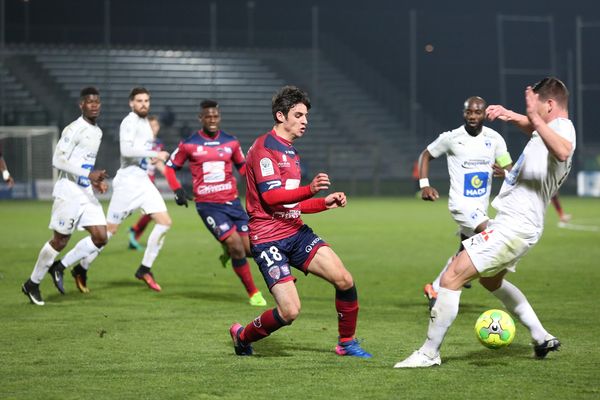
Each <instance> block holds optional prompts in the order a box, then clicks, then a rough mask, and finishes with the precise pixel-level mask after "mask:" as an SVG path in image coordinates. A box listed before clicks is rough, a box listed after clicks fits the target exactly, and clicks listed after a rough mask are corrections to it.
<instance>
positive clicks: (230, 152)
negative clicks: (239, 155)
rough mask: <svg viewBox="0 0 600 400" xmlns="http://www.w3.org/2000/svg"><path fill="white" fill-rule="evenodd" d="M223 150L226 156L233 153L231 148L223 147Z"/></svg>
mask: <svg viewBox="0 0 600 400" xmlns="http://www.w3.org/2000/svg"><path fill="white" fill-rule="evenodd" d="M223 150H224V151H225V153H227V154H232V153H233V151H232V150H231V147H224V148H223Z"/></svg>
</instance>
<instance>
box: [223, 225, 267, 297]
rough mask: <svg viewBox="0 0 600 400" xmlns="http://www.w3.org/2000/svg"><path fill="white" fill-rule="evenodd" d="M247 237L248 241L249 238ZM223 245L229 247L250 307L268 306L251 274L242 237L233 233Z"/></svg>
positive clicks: (232, 262) (234, 268)
mask: <svg viewBox="0 0 600 400" xmlns="http://www.w3.org/2000/svg"><path fill="white" fill-rule="evenodd" d="M245 237H246V239H248V237H247V236H245ZM222 243H223V244H224V245H225V246H226V247H227V253H228V254H229V256H230V257H231V264H232V265H233V271H234V272H235V274H236V275H237V276H238V278H240V281H242V284H243V285H244V288H245V289H246V293H247V294H248V298H249V300H248V302H249V303H250V305H252V306H266V305H267V301H266V300H265V298H264V297H263V295H262V293H261V292H260V291H259V290H258V288H257V287H256V285H255V284H254V279H253V278H252V272H250V264H249V263H248V259H247V258H246V254H247V252H246V246H245V243H244V240H243V237H242V235H240V234H239V233H238V232H236V231H233V232H232V233H231V234H230V235H229V236H228V237H227V238H225V240H223V242H222ZM248 247H249V246H248Z"/></svg>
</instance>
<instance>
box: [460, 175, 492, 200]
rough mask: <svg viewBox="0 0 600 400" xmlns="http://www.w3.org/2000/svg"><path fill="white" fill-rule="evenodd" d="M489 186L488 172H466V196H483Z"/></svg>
mask: <svg viewBox="0 0 600 400" xmlns="http://www.w3.org/2000/svg"><path fill="white" fill-rule="evenodd" d="M487 187H488V174H487V172H472V173H470V174H465V188H464V193H463V195H464V196H465V197H481V196H483V195H485V194H486V193H487Z"/></svg>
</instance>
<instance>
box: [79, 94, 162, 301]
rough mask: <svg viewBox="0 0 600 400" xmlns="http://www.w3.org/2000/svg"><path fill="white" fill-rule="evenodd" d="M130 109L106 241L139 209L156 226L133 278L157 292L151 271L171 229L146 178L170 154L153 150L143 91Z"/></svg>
mask: <svg viewBox="0 0 600 400" xmlns="http://www.w3.org/2000/svg"><path fill="white" fill-rule="evenodd" d="M129 107H130V108H131V112H130V113H129V114H128V115H127V116H126V117H125V118H124V119H123V121H122V122H121V127H120V131H119V141H120V150H121V168H120V169H119V170H118V171H117V175H116V176H115V179H114V180H113V194H112V197H111V199H110V203H109V205H108V213H107V218H106V219H107V222H108V225H107V229H108V238H109V239H110V237H111V236H113V235H114V234H115V233H116V232H117V230H118V228H119V225H121V223H122V222H123V220H125V218H127V217H128V216H129V215H131V213H133V212H134V211H135V210H137V209H141V210H142V212H143V213H145V214H148V215H150V217H151V218H152V219H153V220H154V223H155V225H154V228H153V229H152V232H150V236H149V237H148V243H147V245H146V250H145V251H144V257H143V258H142V262H141V264H140V266H139V268H138V269H137V271H136V272H135V274H134V275H135V277H136V278H137V279H139V280H141V281H144V283H146V285H147V286H148V287H149V288H150V289H152V290H154V291H156V292H160V291H161V287H160V285H159V284H158V283H156V281H155V280H154V274H153V273H152V271H151V268H152V265H153V264H154V261H155V260H156V257H158V253H159V252H160V249H161V248H162V245H163V243H164V239H165V235H166V233H167V231H168V230H169V228H170V227H171V217H170V216H169V213H168V212H167V206H166V205H165V201H164V200H163V198H162V196H161V195H160V193H159V191H158V189H157V188H156V186H154V184H153V183H152V181H150V178H148V173H147V169H148V163H150V162H151V163H156V162H158V161H162V162H166V161H167V159H168V158H169V153H167V152H166V151H156V150H152V143H153V142H154V134H153V133H152V128H151V127H150V122H149V121H148V118H147V115H148V112H149V111H150V92H149V91H148V90H147V89H146V88H143V87H136V88H133V89H132V90H131V93H130V94H129ZM97 255H98V253H94V254H92V255H90V256H89V257H86V258H85V259H83V260H81V267H82V268H83V269H85V270H88V269H89V267H90V264H91V263H92V261H93V260H94V259H95V258H96V256H97ZM86 288H87V287H86ZM80 290H81V288H80Z"/></svg>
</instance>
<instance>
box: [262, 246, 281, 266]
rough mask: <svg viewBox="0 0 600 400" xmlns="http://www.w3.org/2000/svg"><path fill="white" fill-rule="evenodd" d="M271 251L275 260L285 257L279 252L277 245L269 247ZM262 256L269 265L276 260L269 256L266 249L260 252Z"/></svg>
mask: <svg viewBox="0 0 600 400" xmlns="http://www.w3.org/2000/svg"><path fill="white" fill-rule="evenodd" d="M269 253H271V257H272V258H273V260H275V261H281V260H282V259H283V257H281V254H279V249H278V248H277V247H275V246H271V247H269ZM260 258H262V259H263V260H265V261H266V262H267V267H270V266H271V265H273V264H275V261H273V260H271V258H269V254H268V253H267V252H266V251H263V252H262V253H260Z"/></svg>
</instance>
